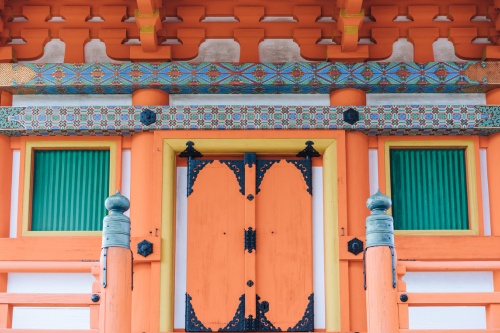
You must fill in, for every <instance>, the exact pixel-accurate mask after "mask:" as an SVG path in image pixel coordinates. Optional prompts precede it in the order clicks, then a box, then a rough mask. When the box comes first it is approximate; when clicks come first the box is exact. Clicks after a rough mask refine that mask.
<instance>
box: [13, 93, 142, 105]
mask: <svg viewBox="0 0 500 333" xmlns="http://www.w3.org/2000/svg"><path fill="white" fill-rule="evenodd" d="M99 105H106V106H112V105H117V106H118V105H120V106H122V105H123V106H126V105H132V95H130V94H122V95H119V94H109V95H97V94H96V95H93V94H92V95H90V94H89V95H83V94H73V95H14V96H13V98H12V106H99Z"/></svg>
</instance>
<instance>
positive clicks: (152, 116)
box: [140, 109, 156, 126]
mask: <svg viewBox="0 0 500 333" xmlns="http://www.w3.org/2000/svg"><path fill="white" fill-rule="evenodd" d="M140 120H141V123H143V124H144V125H146V126H149V125H151V124H153V123H154V122H156V113H154V112H153V111H152V110H150V109H144V111H142V112H141V114H140Z"/></svg>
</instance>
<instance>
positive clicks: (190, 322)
mask: <svg viewBox="0 0 500 333" xmlns="http://www.w3.org/2000/svg"><path fill="white" fill-rule="evenodd" d="M188 167H189V166H188ZM192 183H193V185H192V190H193V191H192V193H191V194H190V195H189V197H188V212H189V213H188V244H187V255H188V260H187V294H188V295H186V297H187V300H186V301H187V308H186V314H187V316H186V331H204V330H206V329H211V330H212V331H217V330H218V329H220V328H224V327H225V326H226V325H227V324H228V323H229V322H230V321H231V320H232V319H233V318H234V317H235V314H236V313H237V310H238V308H239V307H240V303H241V302H242V301H241V300H240V298H241V296H242V295H243V294H244V292H245V291H244V270H245V266H244V265H245V264H244V251H243V244H242V237H243V228H244V226H243V224H244V196H243V195H242V194H241V193H240V184H239V182H238V180H237V177H236V176H235V173H234V171H233V170H231V169H230V167H229V166H228V165H227V164H226V163H221V162H220V161H218V160H214V161H213V162H212V163H208V164H206V165H205V166H204V167H203V168H202V169H201V170H199V172H198V174H197V176H196V178H195V180H194V181H193V182H192ZM188 193H189V191H188ZM243 302H244V301H243ZM243 305H244V303H243ZM240 310H241V309H240ZM193 311H194V313H193ZM188 315H189V316H190V317H189V316H188ZM240 315H241V314H240ZM243 316H244V311H243ZM188 318H189V319H188Z"/></svg>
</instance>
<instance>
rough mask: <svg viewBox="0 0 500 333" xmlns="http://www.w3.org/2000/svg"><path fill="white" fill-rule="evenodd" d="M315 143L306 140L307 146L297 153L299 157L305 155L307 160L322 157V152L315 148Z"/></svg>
mask: <svg viewBox="0 0 500 333" xmlns="http://www.w3.org/2000/svg"><path fill="white" fill-rule="evenodd" d="M313 145H314V142H313V141H306V147H305V148H304V150H302V151H300V152H299V153H298V154H297V157H305V159H306V160H310V159H311V158H313V157H320V156H321V154H320V153H318V151H317V150H316V149H314V147H313Z"/></svg>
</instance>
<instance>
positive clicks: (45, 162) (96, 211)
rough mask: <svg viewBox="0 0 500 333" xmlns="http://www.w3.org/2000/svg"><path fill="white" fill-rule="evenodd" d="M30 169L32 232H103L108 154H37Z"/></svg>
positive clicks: (107, 187) (37, 152)
mask: <svg viewBox="0 0 500 333" xmlns="http://www.w3.org/2000/svg"><path fill="white" fill-rule="evenodd" d="M33 168H34V170H33V199H32V217H31V230H33V231H99V230H102V228H101V225H102V219H103V217H104V216H105V215H106V214H107V211H106V208H105V207H104V200H106V198H107V197H108V196H109V151H107V150H38V151H35V153H34V167H33Z"/></svg>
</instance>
